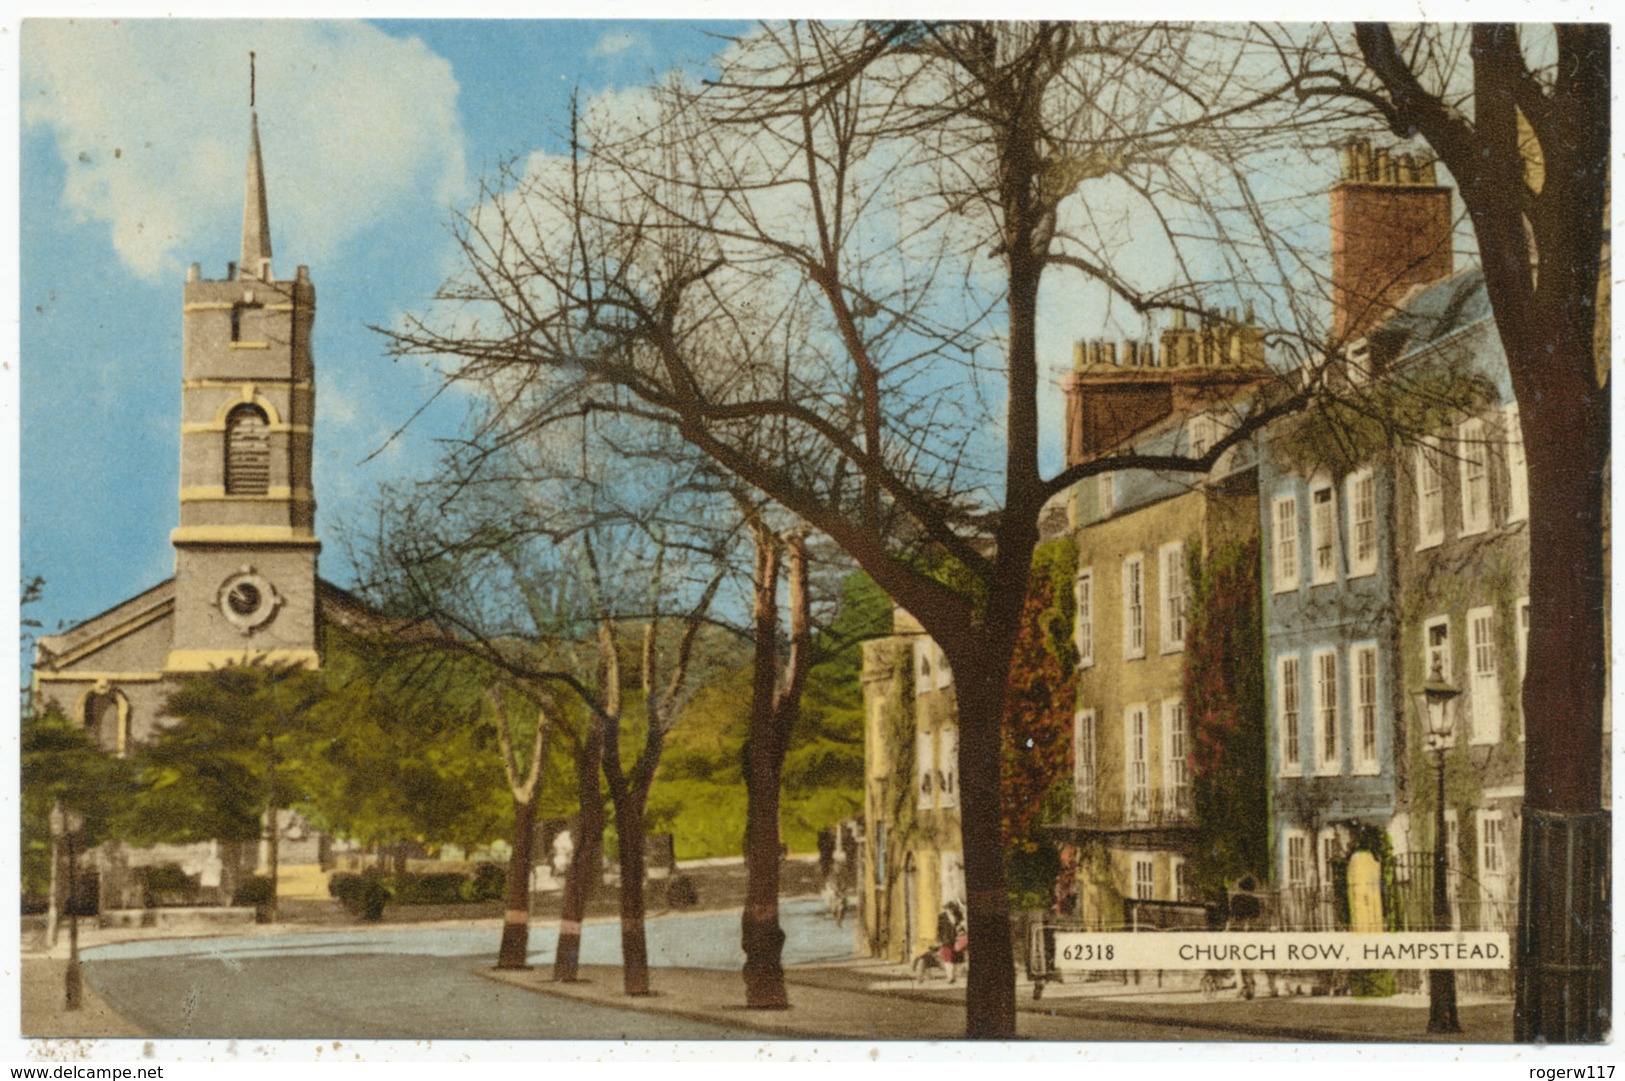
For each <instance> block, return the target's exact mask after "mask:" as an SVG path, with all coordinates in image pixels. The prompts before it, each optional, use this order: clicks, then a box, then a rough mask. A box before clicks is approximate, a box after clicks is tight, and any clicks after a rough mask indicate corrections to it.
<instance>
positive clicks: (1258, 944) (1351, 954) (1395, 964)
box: [1053, 931, 1512, 972]
mask: <svg viewBox="0 0 1625 1081" xmlns="http://www.w3.org/2000/svg"><path fill="white" fill-rule="evenodd" d="M1053 964H1054V966H1055V968H1057V969H1059V970H1061V971H1063V972H1064V971H1067V970H1076V971H1086V970H1089V969H1131V970H1132V969H1165V970H1170V971H1172V970H1179V969H1209V968H1264V969H1267V968H1296V969H1327V968H1334V969H1368V968H1417V969H1423V968H1478V969H1504V968H1511V967H1512V943H1511V936H1510V935H1509V934H1508V933H1507V932H1505V931H1390V932H1384V933H1382V934H1374V935H1373V934H1355V933H1352V932H1347V931H1306V932H1292V931H1224V932H1220V933H1217V934H1202V933H1200V932H1190V931H1142V932H1137V933H1123V934H1118V933H1101V934H1095V933H1087V932H1071V931H1058V932H1056V935H1055V957H1054V961H1053Z"/></svg>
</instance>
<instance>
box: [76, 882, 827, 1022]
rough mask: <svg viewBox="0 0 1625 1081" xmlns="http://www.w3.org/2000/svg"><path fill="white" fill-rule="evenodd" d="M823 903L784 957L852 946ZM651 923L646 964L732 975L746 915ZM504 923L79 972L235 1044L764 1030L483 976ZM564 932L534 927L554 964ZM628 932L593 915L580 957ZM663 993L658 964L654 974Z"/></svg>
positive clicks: (120, 1007)
mask: <svg viewBox="0 0 1625 1081" xmlns="http://www.w3.org/2000/svg"><path fill="white" fill-rule="evenodd" d="M818 908H819V905H818V902H816V901H793V902H788V903H786V904H785V906H784V921H783V922H784V928H785V933H786V935H787V941H786V943H785V962H786V963H787V964H794V963H796V962H799V961H811V960H820V959H827V958H833V957H841V956H846V955H848V954H849V953H850V952H851V941H852V938H851V935H852V931H851V927H850V925H848V926H847V927H844V928H837V927H836V926H835V925H834V923H833V922H832V921H831V920H829V919H827V918H825V917H822V916H820V915H818V912H817V910H818ZM647 926H648V939H649V953H650V959H651V963H652V964H653V965H655V966H656V967H657V968H658V967H664V966H683V967H689V968H707V969H716V970H717V971H718V972H719V973H720V972H730V973H733V974H734V975H732V976H731V977H730V978H732V979H735V980H737V979H738V978H739V977H738V975H737V973H738V971H739V967H740V966H741V965H742V964H743V963H744V957H743V955H742V954H741V953H740V952H739V916H738V913H729V912H717V913H702V914H697V915H689V916H666V917H662V918H659V919H654V920H650V921H649V922H648V924H647ZM499 934H500V928H499V927H498V926H497V924H496V923H495V922H493V923H492V924H491V925H490V926H488V927H480V928H456V929H450V930H447V929H417V928H411V927H400V926H391V927H381V928H368V929H356V930H349V931H339V932H327V933H323V932H309V933H301V932H293V933H279V934H272V935H256V936H243V937H237V938H206V939H170V940H145V941H138V942H125V943H118V944H115V945H109V946H103V947H99V948H97V949H93V950H87V951H86V952H85V955H84V960H85V976H86V979H87V980H89V982H90V985H91V986H92V987H93V988H95V990H96V991H97V993H98V994H100V995H101V996H102V997H103V998H104V999H105V1000H106V1001H107V1003H108V1004H109V1005H110V1006H111V1007H112V1008H113V1009H114V1010H116V1011H118V1012H119V1013H120V1014H122V1015H123V1016H124V1017H126V1018H128V1019H129V1020H130V1021H132V1022H133V1023H135V1024H136V1025H137V1026H138V1027H140V1028H141V1029H142V1030H143V1031H145V1032H146V1033H148V1034H149V1035H152V1036H159V1037H173V1038H188V1037H193V1038H201V1037H216V1038H233V1037H234V1038H239V1039H307V1038H308V1039H465V1040H466V1039H516V1040H538V1039H583V1040H585V1039H592V1040H620V1039H644V1040H686V1039H693V1040H726V1039H752V1040H759V1039H761V1034H760V1033H759V1032H756V1031H753V1030H749V1029H744V1028H733V1027H730V1026H726V1025H717V1024H707V1023H704V1022H699V1021H691V1020H686V1019H682V1018H675V1017H667V1016H661V1015H657V1014H650V1013H643V1012H639V1011H637V1010H630V1009H623V1008H616V1007H607V1006H600V1005H593V1004H589V1003H581V1002H573V1001H568V1000H563V999H558V998H554V997H552V996H542V995H537V994H534V993H532V992H529V991H525V990H523V989H520V988H515V987H510V986H507V985H504V984H501V983H496V982H493V981H491V980H488V979H486V978H484V977H482V976H481V975H479V973H478V971H477V970H478V969H480V968H481V967H484V966H488V965H490V964H492V963H493V962H494V960H495V957H496V947H497V940H498V938H499ZM556 937H557V932H556V931H555V930H554V929H553V928H551V927H545V926H544V927H537V928H534V929H533V930H532V932H531V946H532V949H531V952H530V961H531V963H532V964H534V965H539V966H540V965H550V964H551V963H552V960H553V947H554V944H555V939H556ZM619 959H620V927H619V925H618V924H617V923H615V922H613V921H611V922H604V923H591V924H588V925H587V927H586V928H585V930H584V932H583V941H582V962H583V963H584V964H617V963H618V962H619ZM654 984H655V987H656V989H657V990H658V989H659V985H660V980H659V973H658V972H656V973H655V976H654Z"/></svg>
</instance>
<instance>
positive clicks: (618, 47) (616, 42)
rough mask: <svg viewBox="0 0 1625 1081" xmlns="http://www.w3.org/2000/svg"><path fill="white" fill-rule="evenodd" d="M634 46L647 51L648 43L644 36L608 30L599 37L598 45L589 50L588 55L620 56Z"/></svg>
mask: <svg viewBox="0 0 1625 1081" xmlns="http://www.w3.org/2000/svg"><path fill="white" fill-rule="evenodd" d="M634 46H637V47H639V48H640V49H641V50H646V49H647V48H648V42H647V41H645V40H644V38H643V35H642V34H633V33H631V32H629V31H626V30H606V31H604V33H603V35H602V36H601V37H599V39H598V43H597V44H596V45H594V46H593V47H592V48H591V49H590V50H588V52H587V55H588V56H619V55H620V54H621V53H624V52H626V51H627V50H629V49H631V48H633V47H634Z"/></svg>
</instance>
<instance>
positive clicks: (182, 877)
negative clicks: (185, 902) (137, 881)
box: [147, 863, 192, 893]
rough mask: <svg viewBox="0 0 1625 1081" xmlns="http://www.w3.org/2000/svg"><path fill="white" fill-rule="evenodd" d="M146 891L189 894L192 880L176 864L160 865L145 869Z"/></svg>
mask: <svg viewBox="0 0 1625 1081" xmlns="http://www.w3.org/2000/svg"><path fill="white" fill-rule="evenodd" d="M147 891H148V892H149V893H190V892H192V880H191V879H190V878H189V877H187V874H186V872H185V871H183V870H181V868H180V864H178V863H162V864H159V865H158V866H157V867H148V868H147Z"/></svg>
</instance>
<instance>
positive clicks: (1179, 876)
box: [1168, 855, 1197, 901]
mask: <svg viewBox="0 0 1625 1081" xmlns="http://www.w3.org/2000/svg"><path fill="white" fill-rule="evenodd" d="M1190 873H1191V865H1190V861H1189V860H1187V859H1186V858H1185V857H1184V856H1178V855H1170V856H1169V857H1168V880H1169V881H1170V882H1172V883H1173V887H1172V888H1173V897H1172V900H1175V901H1194V900H1196V899H1197V898H1196V884H1195V883H1194V882H1192V881H1191V877H1190Z"/></svg>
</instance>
